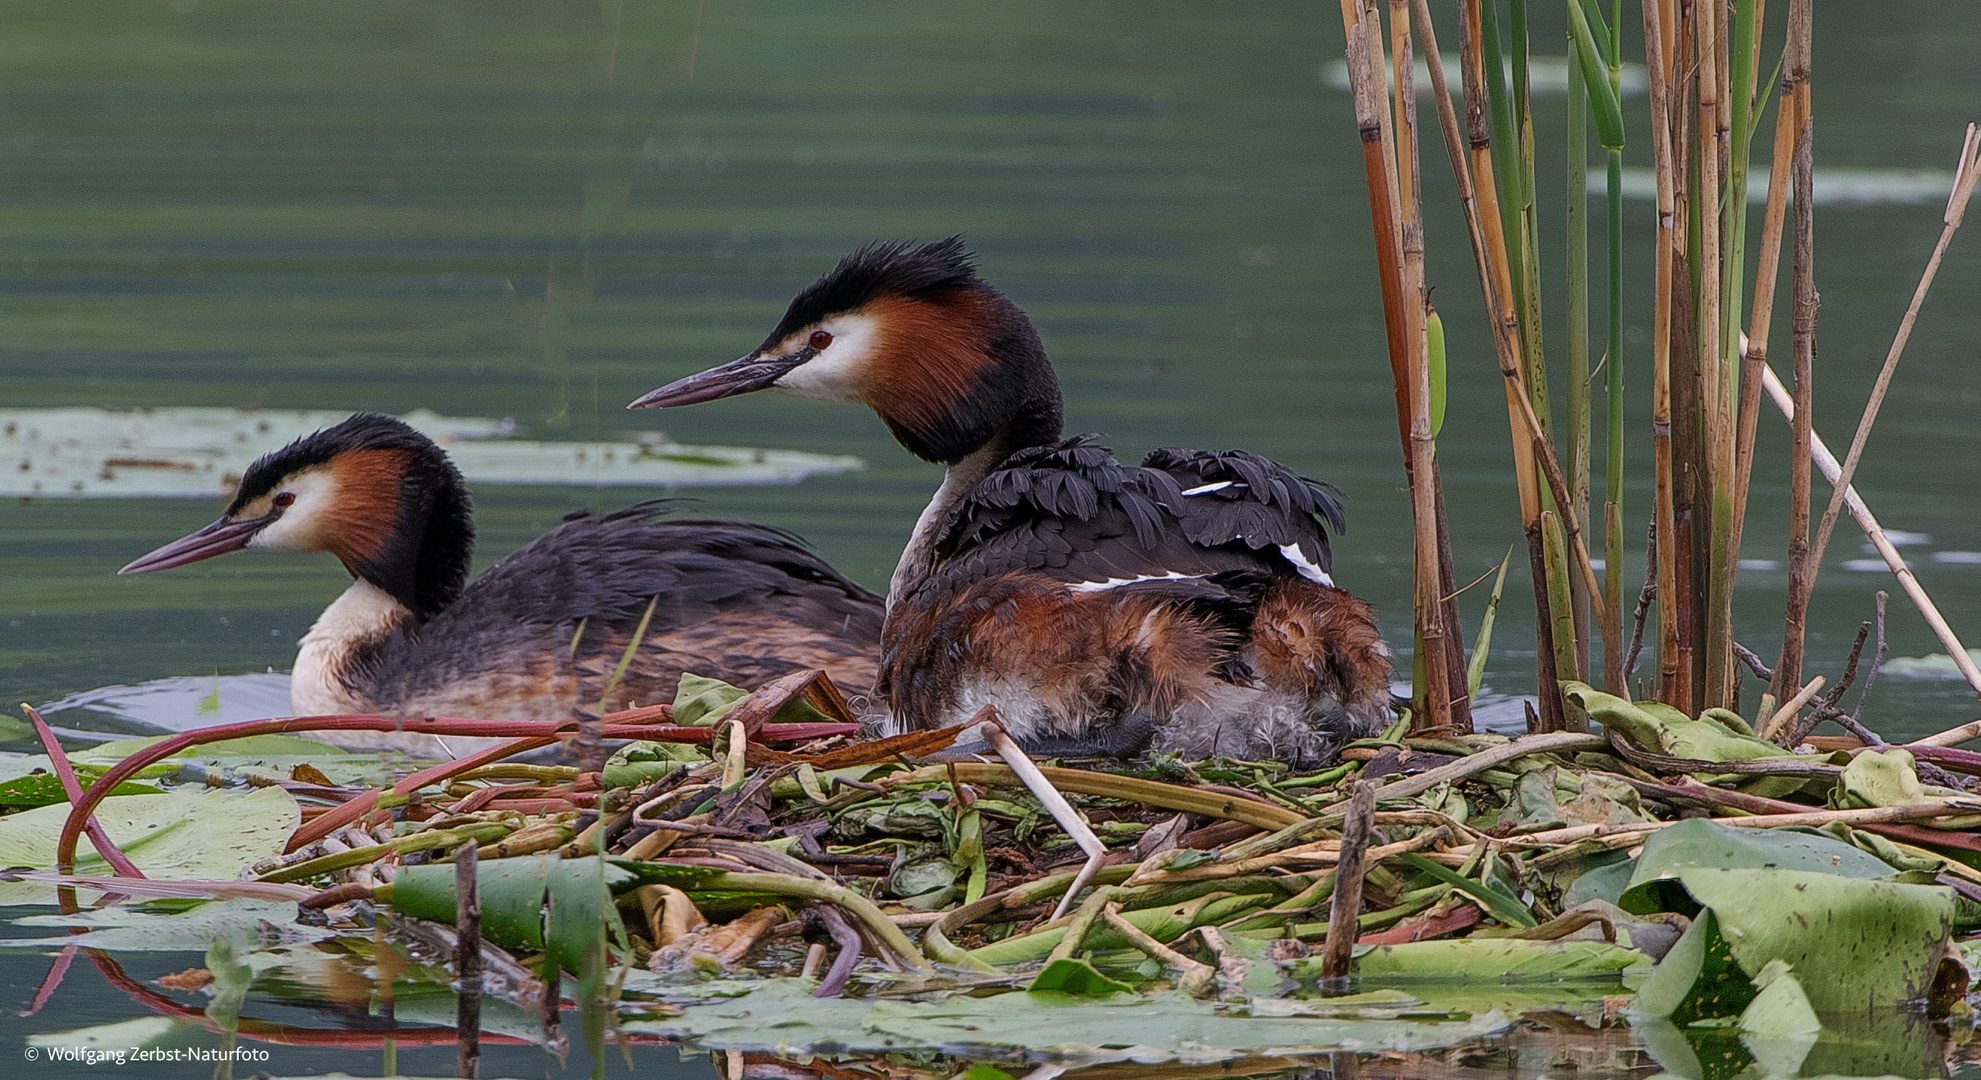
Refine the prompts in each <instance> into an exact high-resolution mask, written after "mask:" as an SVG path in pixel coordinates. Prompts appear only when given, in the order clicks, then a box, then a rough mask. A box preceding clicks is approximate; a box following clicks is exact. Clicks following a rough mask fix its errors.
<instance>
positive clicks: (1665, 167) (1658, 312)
mask: <svg viewBox="0 0 1981 1080" xmlns="http://www.w3.org/2000/svg"><path fill="white" fill-rule="evenodd" d="M1670 7H1671V3H1670V0H1660V2H1656V3H1654V2H1652V0H1645V2H1644V3H1643V4H1642V10H1643V13H1644V70H1645V74H1646V80H1645V82H1646V87H1645V89H1646V92H1647V94H1648V96H1649V97H1650V106H1651V162H1652V172H1653V173H1654V174H1655V176H1656V178H1657V200H1658V202H1657V206H1658V233H1657V247H1656V248H1655V251H1654V255H1655V268H1656V269H1655V277H1654V279H1653V289H1652V298H1653V304H1654V308H1655V310H1654V311H1653V314H1652V319H1651V443H1652V484H1653V509H1652V517H1651V529H1652V541H1651V550H1652V552H1653V553H1654V556H1655V559H1654V563H1653V570H1654V572H1655V574H1656V581H1657V585H1656V589H1657V598H1658V661H1659V672H1660V674H1659V679H1658V696H1659V697H1660V698H1662V699H1663V700H1664V701H1666V702H1667V703H1674V704H1675V703H1676V702H1675V692H1676V688H1677V684H1678V659H1679V651H1678V612H1679V609H1678V604H1677V600H1678V584H1677V573H1678V570H1677V566H1676V564H1675V562H1674V557H1675V552H1676V551H1677V544H1676V541H1675V537H1674V535H1673V534H1674V528H1675V523H1674V521H1673V518H1672V481H1673V477H1672V446H1671V319H1672V311H1671V307H1672V287H1673V283H1672V256H1673V250H1674V247H1675V246H1676V245H1679V244H1683V243H1684V239H1683V237H1681V236H1678V235H1676V231H1675V226H1676V223H1677V215H1676V213H1675V211H1674V208H1673V186H1674V176H1673V173H1672V152H1671V120H1670V111H1671V89H1670V85H1669V83H1668V82H1667V80H1666V63H1665V56H1666V55H1667V53H1668V52H1669V48H1668V36H1667V35H1668V31H1667V27H1668V25H1669V14H1670Z"/></svg>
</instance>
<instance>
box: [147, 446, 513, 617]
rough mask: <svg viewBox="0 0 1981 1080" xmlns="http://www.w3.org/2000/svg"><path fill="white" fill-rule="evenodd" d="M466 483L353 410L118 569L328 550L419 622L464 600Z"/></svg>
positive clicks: (440, 459)
mask: <svg viewBox="0 0 1981 1080" xmlns="http://www.w3.org/2000/svg"><path fill="white" fill-rule="evenodd" d="M474 544H475V529H474V520H473V515H472V509H471V507H470V505H469V502H468V489H467V485H466V484H465V483H463V482H462V480H461V474H460V471H459V470H457V469H455V468H454V464H453V462H451V461H449V460H447V455H446V454H445V453H444V452H443V451H442V450H441V449H440V447H438V446H435V445H434V444H433V441H432V440H430V439H428V438H427V437H426V436H424V435H422V434H420V433H419V432H417V431H415V430H413V429H412V428H411V427H408V426H407V425H406V424H404V423H402V422H401V421H399V420H395V419H393V418H392V417H389V416H378V415H374V414H370V413H359V414H357V415H356V416H353V417H351V418H350V419H348V420H346V421H344V422H343V423H341V424H338V425H336V426H334V427H329V428H325V429H324V430H322V431H319V432H317V433H316V434H314V435H308V436H305V437H303V438H301V439H297V440H296V441H295V442H292V443H290V444H289V445H288V446H285V447H283V448H282V449H280V450H277V451H275V452H273V453H270V454H267V455H265V456H263V457H262V458H261V459H260V460H258V461H256V462H255V463H254V464H253V465H250V466H248V470H247V472H246V474H245V475H243V476H242V477H241V484H240V487H239V488H238V489H236V491H235V493H234V499H233V501H232V502H231V503H229V504H228V506H227V512H226V513H224V514H222V515H220V520H218V521H216V522H214V523H213V524H211V525H208V526H207V527H206V528H204V529H201V530H199V531H198V532H195V533H193V534H191V535H189V536H184V537H181V538H179V539H177V540H174V541H172V542H171V543H169V544H167V545H165V546H164V547H162V548H159V549H158V550H157V551H154V552H152V553H150V554H148V555H145V556H144V557H142V558H140V559H137V560H136V561H134V562H132V563H131V564H130V565H128V566H126V567H124V568H123V569H121V570H119V571H117V572H118V573H119V574H142V573H146V572H149V571H152V570H168V569H171V568H172V567H175V566H184V565H186V564H187V563H195V562H199V561H200V560H202V559H210V558H212V557H214V556H215V555H224V554H226V553H227V552H230V551H239V550H240V549H242V548H248V547H256V548H270V549H273V550H276V551H328V552H330V553H331V554H333V555H336V556H337V558H338V560H339V561H341V562H342V563H343V564H344V568H345V569H346V570H349V571H350V572H351V576H352V577H355V578H359V579H361V580H363V581H368V582H370V583H371V584H373V585H375V586H377V587H378V588H380V589H382V590H384V591H385V592H386V593H388V594H390V595H391V596H392V598H393V599H395V600H397V601H398V602H399V603H400V604H402V605H404V606H405V608H406V609H407V610H408V611H410V612H412V614H413V616H414V617H415V618H417V619H419V620H420V621H422V622H424V621H426V620H427V619H430V618H432V617H433V616H434V615H436V614H438V613H439V612H440V610H441V609H442V608H444V607H446V606H447V605H448V604H450V603H452V602H453V601H454V599H455V598H456V597H458V596H460V595H461V590H462V588H463V587H465V586H466V584H467V580H468V568H469V564H470V563H471V562H472V560H473V557H474Z"/></svg>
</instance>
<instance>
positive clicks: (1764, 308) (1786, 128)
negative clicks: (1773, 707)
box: [1731, 0, 1809, 696]
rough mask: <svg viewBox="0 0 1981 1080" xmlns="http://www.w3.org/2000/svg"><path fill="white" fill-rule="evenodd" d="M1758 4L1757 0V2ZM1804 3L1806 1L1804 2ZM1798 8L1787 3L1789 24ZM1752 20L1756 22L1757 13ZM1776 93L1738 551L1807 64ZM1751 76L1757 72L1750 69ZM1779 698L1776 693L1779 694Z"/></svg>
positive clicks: (1739, 458) (1745, 353)
mask: <svg viewBox="0 0 1981 1080" xmlns="http://www.w3.org/2000/svg"><path fill="white" fill-rule="evenodd" d="M1757 2H1758V0H1757ZM1803 2H1804V3H1805V4H1806V0H1803ZM1797 10H1798V8H1797V7H1796V5H1795V4H1794V3H1791V5H1790V7H1789V20H1790V23H1791V25H1793V24H1794V21H1795V19H1796V18H1797ZM1755 22H1756V23H1757V24H1759V22H1760V16H1759V14H1758V13H1757V14H1756V16H1755ZM1754 47H1755V49H1757V50H1758V49H1759V48H1760V47H1761V35H1760V34H1758V33H1757V34H1755V35H1754ZM1784 66H1785V68H1786V70H1785V71H1784V72H1783V76H1782V85H1781V94H1780V96H1779V97H1778V98H1776V101H1775V149H1774V158H1773V166H1772V168H1771V169H1770V171H1769V173H1768V209H1767V214H1766V216H1765V218H1764V219H1763V222H1762V226H1761V249H1760V256H1759V258H1758V260H1757V261H1756V263H1755V267H1754V300H1753V307H1752V309H1751V314H1750V315H1749V317H1748V320H1747V336H1746V338H1744V339H1743V340H1742V343H1741V350H1740V354H1741V362H1740V430H1739V432H1738V433H1737V436H1736V440H1737V441H1736V443H1735V449H1734V497H1733V505H1734V506H1735V508H1736V511H1737V512H1736V516H1735V518H1734V524H1733V541H1732V545H1731V547H1732V550H1733V551H1734V552H1735V553H1738V552H1739V551H1740V543H1741V539H1742V537H1743V536H1744V535H1745V533H1746V526H1747V514H1746V507H1747V491H1748V488H1749V486H1750V485H1751V483H1752V480H1753V477H1754V439H1755V434H1756V428H1757V426H1758V425H1759V422H1760V416H1761V369H1762V368H1763V367H1766V366H1767V363H1768V333H1769V330H1770V329H1771V327H1772V325H1773V322H1774V310H1775V277H1776V274H1777V273H1779V271H1780V268H1781V249H1782V231H1783V225H1784V223H1785V222H1786V221H1787V218H1788V183H1789V173H1790V171H1791V170H1792V168H1793V161H1794V157H1795V142H1796V136H1797V135H1798V133H1799V132H1800V131H1801V117H1800V116H1799V114H1798V111H1797V110H1798V107H1799V101H1798V98H1797V93H1798V91H1797V89H1796V88H1797V87H1798V86H1799V85H1802V84H1805V83H1807V81H1808V78H1809V70H1808V66H1807V65H1806V64H1802V65H1795V64H1787V65H1784ZM1752 70H1753V74H1754V77H1755V78H1756V79H1759V78H1760V71H1759V69H1758V67H1757V68H1755V69H1752ZM1778 696H1779V695H1778Z"/></svg>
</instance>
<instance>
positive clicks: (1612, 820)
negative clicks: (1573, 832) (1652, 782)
mask: <svg viewBox="0 0 1981 1080" xmlns="http://www.w3.org/2000/svg"><path fill="white" fill-rule="evenodd" d="M1643 809H1644V804H1643V801H1642V799H1641V798H1640V797H1639V796H1638V794H1637V789H1636V788H1634V787H1631V786H1630V785H1629V784H1626V783H1624V782H1623V781H1621V780H1614V779H1611V778H1610V777H1607V776H1603V775H1601V774H1599V773H1590V774H1588V775H1586V776H1584V777H1583V778H1582V793H1581V794H1579V795H1577V796H1576V797H1575V798H1573V799H1571V800H1569V802H1568V804H1567V805H1565V806H1563V807H1562V808H1561V818H1562V821H1564V822H1566V823H1567V824H1569V825H1633V824H1637V823H1640V822H1645V821H1649V820H1651V819H1650V818H1649V817H1646V816H1645V815H1644V813H1643Z"/></svg>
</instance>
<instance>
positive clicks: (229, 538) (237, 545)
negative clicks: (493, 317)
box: [119, 414, 883, 752]
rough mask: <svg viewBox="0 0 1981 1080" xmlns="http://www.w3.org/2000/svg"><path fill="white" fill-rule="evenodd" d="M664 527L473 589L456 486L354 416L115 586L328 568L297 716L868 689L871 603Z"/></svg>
mask: <svg viewBox="0 0 1981 1080" xmlns="http://www.w3.org/2000/svg"><path fill="white" fill-rule="evenodd" d="M669 513H670V512H669V509H668V507H667V505H666V504H665V503H664V502H658V503H642V504H639V505H636V506H631V507H628V508H626V509H624V510H619V511H616V512H614V513H610V514H605V515H594V514H591V513H589V512H582V511H581V512H578V513H573V514H570V515H567V516H566V517H565V519H564V521H563V522H562V523H561V524H560V525H558V526H557V527H556V528H555V529H552V530H551V531H550V532H549V533H546V534H545V535H543V536H541V537H538V538H537V539H536V540H534V541H531V542H530V543H529V544H527V545H525V546H524V547H523V548H522V549H521V550H519V551H517V552H515V553H514V554H512V555H510V556H509V557H508V558H505V559H503V560H502V561H500V562H498V563H496V564H495V565H494V566H493V567H490V568H489V570H488V571H487V572H486V573H484V574H482V575H481V577H479V578H477V579H475V580H474V581H473V582H472V583H470V582H469V581H468V570H469V566H470V563H471V561H472V558H473V553H474V537H475V534H474V524H473V519H472V510H471V507H470V503H469V498H468V492H467V487H466V485H465V484H464V483H463V482H462V479H461V475H460V473H459V472H458V471H457V470H456V469H455V468H454V466H453V463H452V462H450V461H448V459H447V456H446V454H445V452H443V451H442V450H441V449H440V447H438V446H436V445H434V443H433V442H432V441H431V440H429V439H427V438H426V437H425V436H424V435H421V434H420V433H419V432H417V431H415V430H413V429H412V428H410V427H408V426H407V425H405V424H404V423H402V422H400V421H398V420H395V419H393V418H391V417H386V416H376V415H369V414H359V415H356V416H353V417H351V418H350V419H349V420H346V421H344V422H343V423H340V424H338V425H336V426H334V427H331V428H327V429H325V430H323V431H320V432H317V433H316V434H314V435H310V436H307V437H305V438H302V439H299V440H297V441H296V442H294V443H292V444H290V445H289V446H287V447H285V448H283V449H281V450H278V451H275V452H274V453H271V454H269V455H267V456H266V457H264V458H262V459H261V460H259V461H257V462H255V464H254V465H253V466H251V467H250V468H249V469H248V470H247V472H246V474H245V475H244V476H243V477H242V479H241V484H240V487H239V489H238V491H237V493H236V495H235V497H234V499H233V501H232V503H231V504H230V505H229V506H228V508H227V512H226V513H225V514H223V515H222V516H221V518H220V520H218V521H216V522H214V523H213V524H211V525H209V526H207V527H206V528H204V529H201V530H199V531H198V532H195V533H193V534H191V535H189V536H186V537H184V538H182V539H179V540H176V541H173V542H172V543H170V544H167V545H166V546H164V547H162V548H159V549H158V550H157V551H154V552H151V553H150V554H148V555H145V556H144V557H142V558H140V559H138V560H136V561H135V562H132V563H131V564H130V565H128V566H126V567H124V568H123V569H122V570H120V571H119V573H125V574H134V573H143V572H146V571H152V570H164V569H168V568H170V567H175V566H183V565H185V564H187V563H191V562H197V561H199V560H201V559H207V558H212V557H213V556H215V555H220V554H224V553H226V552H229V551H235V550H239V549H241V548H269V549H274V550H284V551H309V552H314V551H328V552H330V553H332V554H334V555H336V556H337V558H338V559H339V560H340V561H342V563H343V564H344V567H345V568H346V569H347V570H349V571H350V573H351V576H352V578H353V579H354V580H353V581H352V583H351V586H350V588H348V589H346V590H345V591H344V593H343V595H341V596H339V597H338V598H337V599H336V601H334V602H333V603H331V605H330V606H329V607H327V608H326V609H324V612H323V614H322V615H321V616H320V617H319V618H318V619H317V621H316V623H315V625H313V626H312V627H311V628H310V630H309V632H308V633H307V634H305V635H304V636H303V639H302V642H301V644H300V647H299V648H298V651H297V654H296V664H295V669H294V672H293V674H292V676H291V689H290V705H291V708H292V709H293V710H294V712H295V714H296V715H299V716H308V715H321V714H335V713H378V714H381V715H385V716H397V717H418V716H461V717H473V718H479V719H488V720H547V721H557V722H562V721H564V720H567V719H569V718H570V716H571V711H572V709H573V708H574V707H576V706H578V705H579V704H580V703H583V704H584V705H585V706H586V707H592V706H595V705H596V704H597V703H598V702H599V701H600V699H601V698H602V697H603V698H604V699H605V701H604V707H605V709H607V710H612V709H618V708H625V707H628V706H630V705H633V704H653V703H657V702H665V701H669V700H672V698H673V695H674V689H675V685H676V683H678V681H679V679H680V675H681V672H683V671H692V672H694V673H696V674H698V675H705V676H709V677H712V678H718V679H722V680H724V681H726V682H730V683H734V684H736V685H739V686H747V687H755V686H758V685H761V684H762V683H764V682H767V681H769V680H771V679H773V678H776V677H777V676H779V675H783V674H786V673H788V672H791V671H796V670H802V669H807V668H823V669H825V670H826V671H827V672H828V673H830V675H831V676H832V678H833V681H834V682H835V683H837V684H838V685H840V686H841V687H843V688H844V689H845V690H846V692H847V693H849V694H855V695H858V694H865V693H868V692H870V689H871V687H872V685H873V682H874V678H875V658H876V656H877V655H878V652H879V638H880V629H881V621H882V614H883V607H882V603H881V600H880V598H879V597H876V596H874V595H873V594H872V593H870V592H868V591H867V590H866V589H863V588H861V587H860V586H859V585H857V584H855V583H853V582H852V581H849V580H848V579H846V578H845V577H844V576H842V575H840V574H839V573H838V572H837V571H835V570H833V569H832V567H831V566H829V565H827V564H826V563H825V561H824V560H822V559H820V558H819V557H818V556H817V555H816V554H814V553H812V552H811V551H810V550H809V549H808V548H806V547H805V545H804V544H803V542H802V541H800V540H798V538H797V537H795V536H792V535H791V534H789V533H786V532H783V531H782V530H779V529H774V528H771V527H769V526H765V525H756V524H750V523H747V522H738V521H719V520H703V519H688V518H679V517H672V516H669ZM650 605H651V614H650V615H649V613H648V612H649V606H650ZM643 620H644V621H645V623H646V629H645V632H644V633H643V634H640V646H639V648H638V650H637V651H636V652H635V653H634V654H633V657H632V659H631V661H630V663H629V664H628V665H627V667H626V670H625V672H624V674H623V675H621V676H619V678H618V679H617V681H616V682H614V681H613V678H612V676H613V672H614V671H615V670H616V669H617V667H618V664H619V661H620V659H621V657H622V656H624V654H625V651H626V647H627V645H628V644H629V643H630V642H631V641H632V640H633V637H634V635H635V634H636V633H638V632H639V627H640V625H641V623H642V621H643ZM608 685H610V692H609V694H608V692H607V687H608ZM339 741H341V742H343V743H344V744H346V745H367V744H371V743H381V744H389V745H401V744H403V743H405V740H403V739H398V738H397V737H388V738H385V739H382V740H380V739H372V738H370V737H368V736H364V735H362V734H356V735H349V736H344V737H341V738H340V740H339ZM469 742H472V740H447V742H445V743H442V744H438V745H437V746H436V747H424V746H423V748H426V749H435V748H437V749H442V750H447V751H449V752H452V751H456V750H461V749H462V748H463V747H464V746H465V745H467V743H469Z"/></svg>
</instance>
